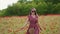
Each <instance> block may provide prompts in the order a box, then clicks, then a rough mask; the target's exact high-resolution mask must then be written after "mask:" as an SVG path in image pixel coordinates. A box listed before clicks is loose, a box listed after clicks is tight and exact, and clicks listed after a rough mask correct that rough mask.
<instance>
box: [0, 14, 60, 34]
mask: <svg viewBox="0 0 60 34" xmlns="http://www.w3.org/2000/svg"><path fill="white" fill-rule="evenodd" d="M26 18H27V17H26V16H25V17H19V16H12V17H0V34H25V33H26V31H27V28H25V29H24V30H20V31H18V32H15V33H14V32H13V31H16V30H17V29H18V28H20V27H22V26H23V25H24V23H25V20H26ZM38 20H39V24H40V27H41V28H42V29H43V30H42V31H41V33H40V34H60V16H57V15H56V16H39V18H38ZM12 30H13V31H12Z"/></svg>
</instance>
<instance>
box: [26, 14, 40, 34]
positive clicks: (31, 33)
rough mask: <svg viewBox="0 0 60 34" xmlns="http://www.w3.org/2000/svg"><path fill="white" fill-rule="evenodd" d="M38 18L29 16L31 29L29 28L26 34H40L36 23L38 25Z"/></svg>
mask: <svg viewBox="0 0 60 34" xmlns="http://www.w3.org/2000/svg"><path fill="white" fill-rule="evenodd" d="M37 18H38V16H36V17H35V18H33V17H32V16H31V15H30V16H28V20H29V22H30V24H29V28H28V30H27V33H26V34H39V28H38V26H37V24H36V23H38V19H37ZM32 29H33V30H32Z"/></svg>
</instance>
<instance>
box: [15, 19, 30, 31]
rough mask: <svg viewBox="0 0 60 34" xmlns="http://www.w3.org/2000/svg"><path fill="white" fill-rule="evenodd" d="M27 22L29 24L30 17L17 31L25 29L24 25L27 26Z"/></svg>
mask: <svg viewBox="0 0 60 34" xmlns="http://www.w3.org/2000/svg"><path fill="white" fill-rule="evenodd" d="M27 24H29V21H28V19H27V20H26V22H25V23H24V25H23V26H22V27H21V28H18V29H17V30H16V31H15V32H18V31H20V30H22V29H24V27H25V26H26V25H27Z"/></svg>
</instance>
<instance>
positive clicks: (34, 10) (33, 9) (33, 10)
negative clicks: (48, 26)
mask: <svg viewBox="0 0 60 34" xmlns="http://www.w3.org/2000/svg"><path fill="white" fill-rule="evenodd" d="M32 12H34V13H35V15H37V12H36V9H35V8H32V9H31V11H30V13H29V15H31V14H32Z"/></svg>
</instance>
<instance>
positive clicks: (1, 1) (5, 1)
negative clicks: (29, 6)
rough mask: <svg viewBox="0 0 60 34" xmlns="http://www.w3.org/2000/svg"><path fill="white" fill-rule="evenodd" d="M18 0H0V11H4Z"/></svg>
mask: <svg viewBox="0 0 60 34" xmlns="http://www.w3.org/2000/svg"><path fill="white" fill-rule="evenodd" d="M17 1H18V0H0V10H2V9H5V8H7V7H8V5H12V4H13V3H17Z"/></svg>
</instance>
